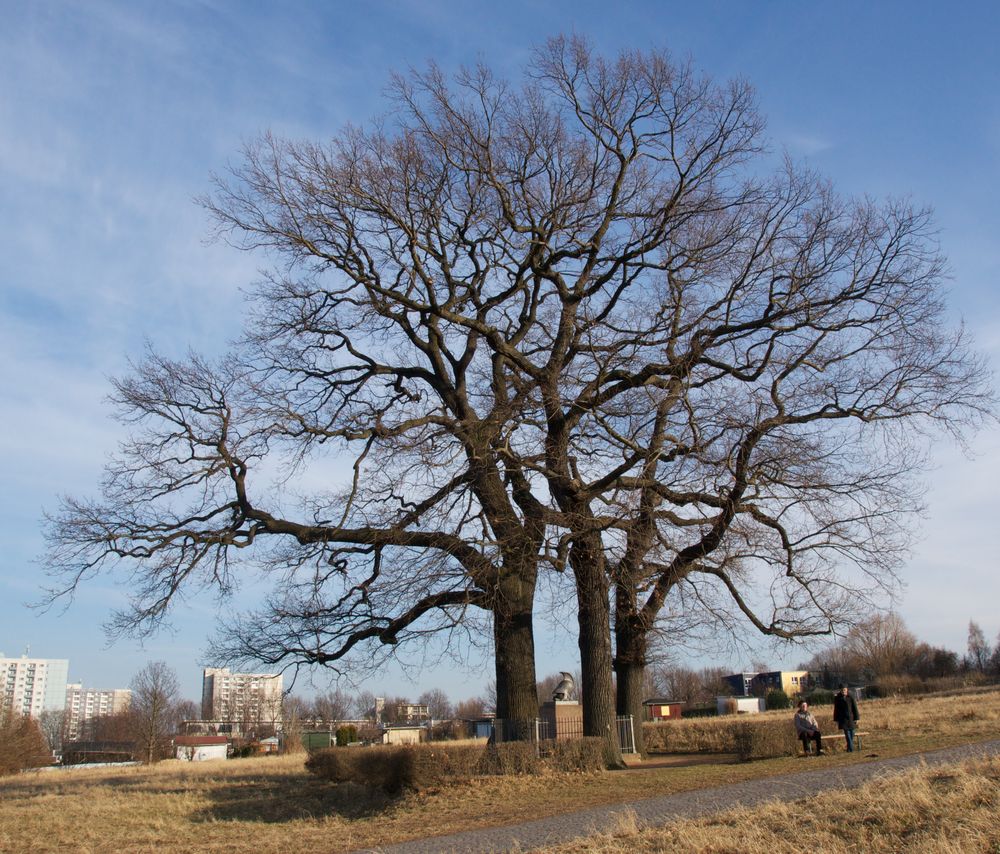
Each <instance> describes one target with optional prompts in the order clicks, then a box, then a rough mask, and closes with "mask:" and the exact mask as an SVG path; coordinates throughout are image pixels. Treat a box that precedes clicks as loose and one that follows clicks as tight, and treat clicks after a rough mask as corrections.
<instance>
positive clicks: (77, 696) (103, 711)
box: [66, 682, 132, 740]
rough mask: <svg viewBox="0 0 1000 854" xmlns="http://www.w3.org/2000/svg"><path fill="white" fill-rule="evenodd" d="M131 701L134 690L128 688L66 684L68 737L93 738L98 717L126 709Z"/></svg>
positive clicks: (79, 683)
mask: <svg viewBox="0 0 1000 854" xmlns="http://www.w3.org/2000/svg"><path fill="white" fill-rule="evenodd" d="M131 701H132V692H131V691H130V690H129V689H128V688H115V689H113V690H111V691H99V690H97V689H95V688H84V687H83V683H81V682H71V683H70V684H69V685H67V686H66V734H67V738H69V739H71V740H72V739H77V738H84V739H87V738H91V737H92V735H93V734H92V729H93V725H94V722H95V721H96V720H97V719H98V718H103V717H105V716H106V715H117V714H119V713H121V712H124V711H126V710H127V709H128V707H129V703H130V702H131Z"/></svg>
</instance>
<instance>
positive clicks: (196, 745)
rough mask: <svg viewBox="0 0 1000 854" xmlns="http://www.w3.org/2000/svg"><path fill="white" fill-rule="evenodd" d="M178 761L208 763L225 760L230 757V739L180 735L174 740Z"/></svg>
mask: <svg viewBox="0 0 1000 854" xmlns="http://www.w3.org/2000/svg"><path fill="white" fill-rule="evenodd" d="M174 751H175V755H176V756H177V758H178V759H183V760H185V761H186V762H206V761H208V760H209V759H225V758H226V757H227V756H228V755H229V739H228V738H226V736H224V735H179V736H177V737H176V738H175V739H174Z"/></svg>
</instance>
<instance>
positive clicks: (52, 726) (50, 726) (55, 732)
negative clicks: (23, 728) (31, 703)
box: [38, 709, 69, 753]
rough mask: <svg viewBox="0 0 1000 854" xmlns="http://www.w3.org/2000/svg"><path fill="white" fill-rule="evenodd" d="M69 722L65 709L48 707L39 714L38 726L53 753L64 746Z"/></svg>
mask: <svg viewBox="0 0 1000 854" xmlns="http://www.w3.org/2000/svg"><path fill="white" fill-rule="evenodd" d="M68 724H69V719H68V715H67V714H66V712H65V711H64V710H63V709H46V710H45V711H43V712H42V713H41V714H40V715H39V716H38V728H39V729H40V730H41V731H42V735H43V736H44V737H45V742H46V743H47V744H48V746H49V750H51V751H52V752H53V753H58V752H59V749H60V748H61V747H62V743H63V739H64V738H65V737H66V727H67V725H68Z"/></svg>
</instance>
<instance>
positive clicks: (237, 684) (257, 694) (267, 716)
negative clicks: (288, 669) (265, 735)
mask: <svg viewBox="0 0 1000 854" xmlns="http://www.w3.org/2000/svg"><path fill="white" fill-rule="evenodd" d="M283 682H284V678H283V676H282V675H281V674H280V673H230V672H229V668H228V667H206V668H205V672H204V676H203V678H202V687H201V716H202V718H203V719H204V720H206V721H233V722H245V723H249V722H253V723H274V722H276V721H278V720H280V719H281V692H282V688H283Z"/></svg>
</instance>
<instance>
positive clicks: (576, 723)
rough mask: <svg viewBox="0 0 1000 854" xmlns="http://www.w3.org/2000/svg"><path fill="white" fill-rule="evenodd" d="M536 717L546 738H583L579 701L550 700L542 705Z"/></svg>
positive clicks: (581, 708) (581, 712) (581, 713)
mask: <svg viewBox="0 0 1000 854" xmlns="http://www.w3.org/2000/svg"><path fill="white" fill-rule="evenodd" d="M538 716H539V717H540V718H541V719H542V721H543V722H544V726H545V728H546V729H547V730H548V732H547V733H546V734H545V735H546V736H547V737H548V738H554V739H567V738H583V707H582V706H581V705H580V701H579V700H550V701H549V702H548V703H542V706H541V708H540V709H539V710H538Z"/></svg>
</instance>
